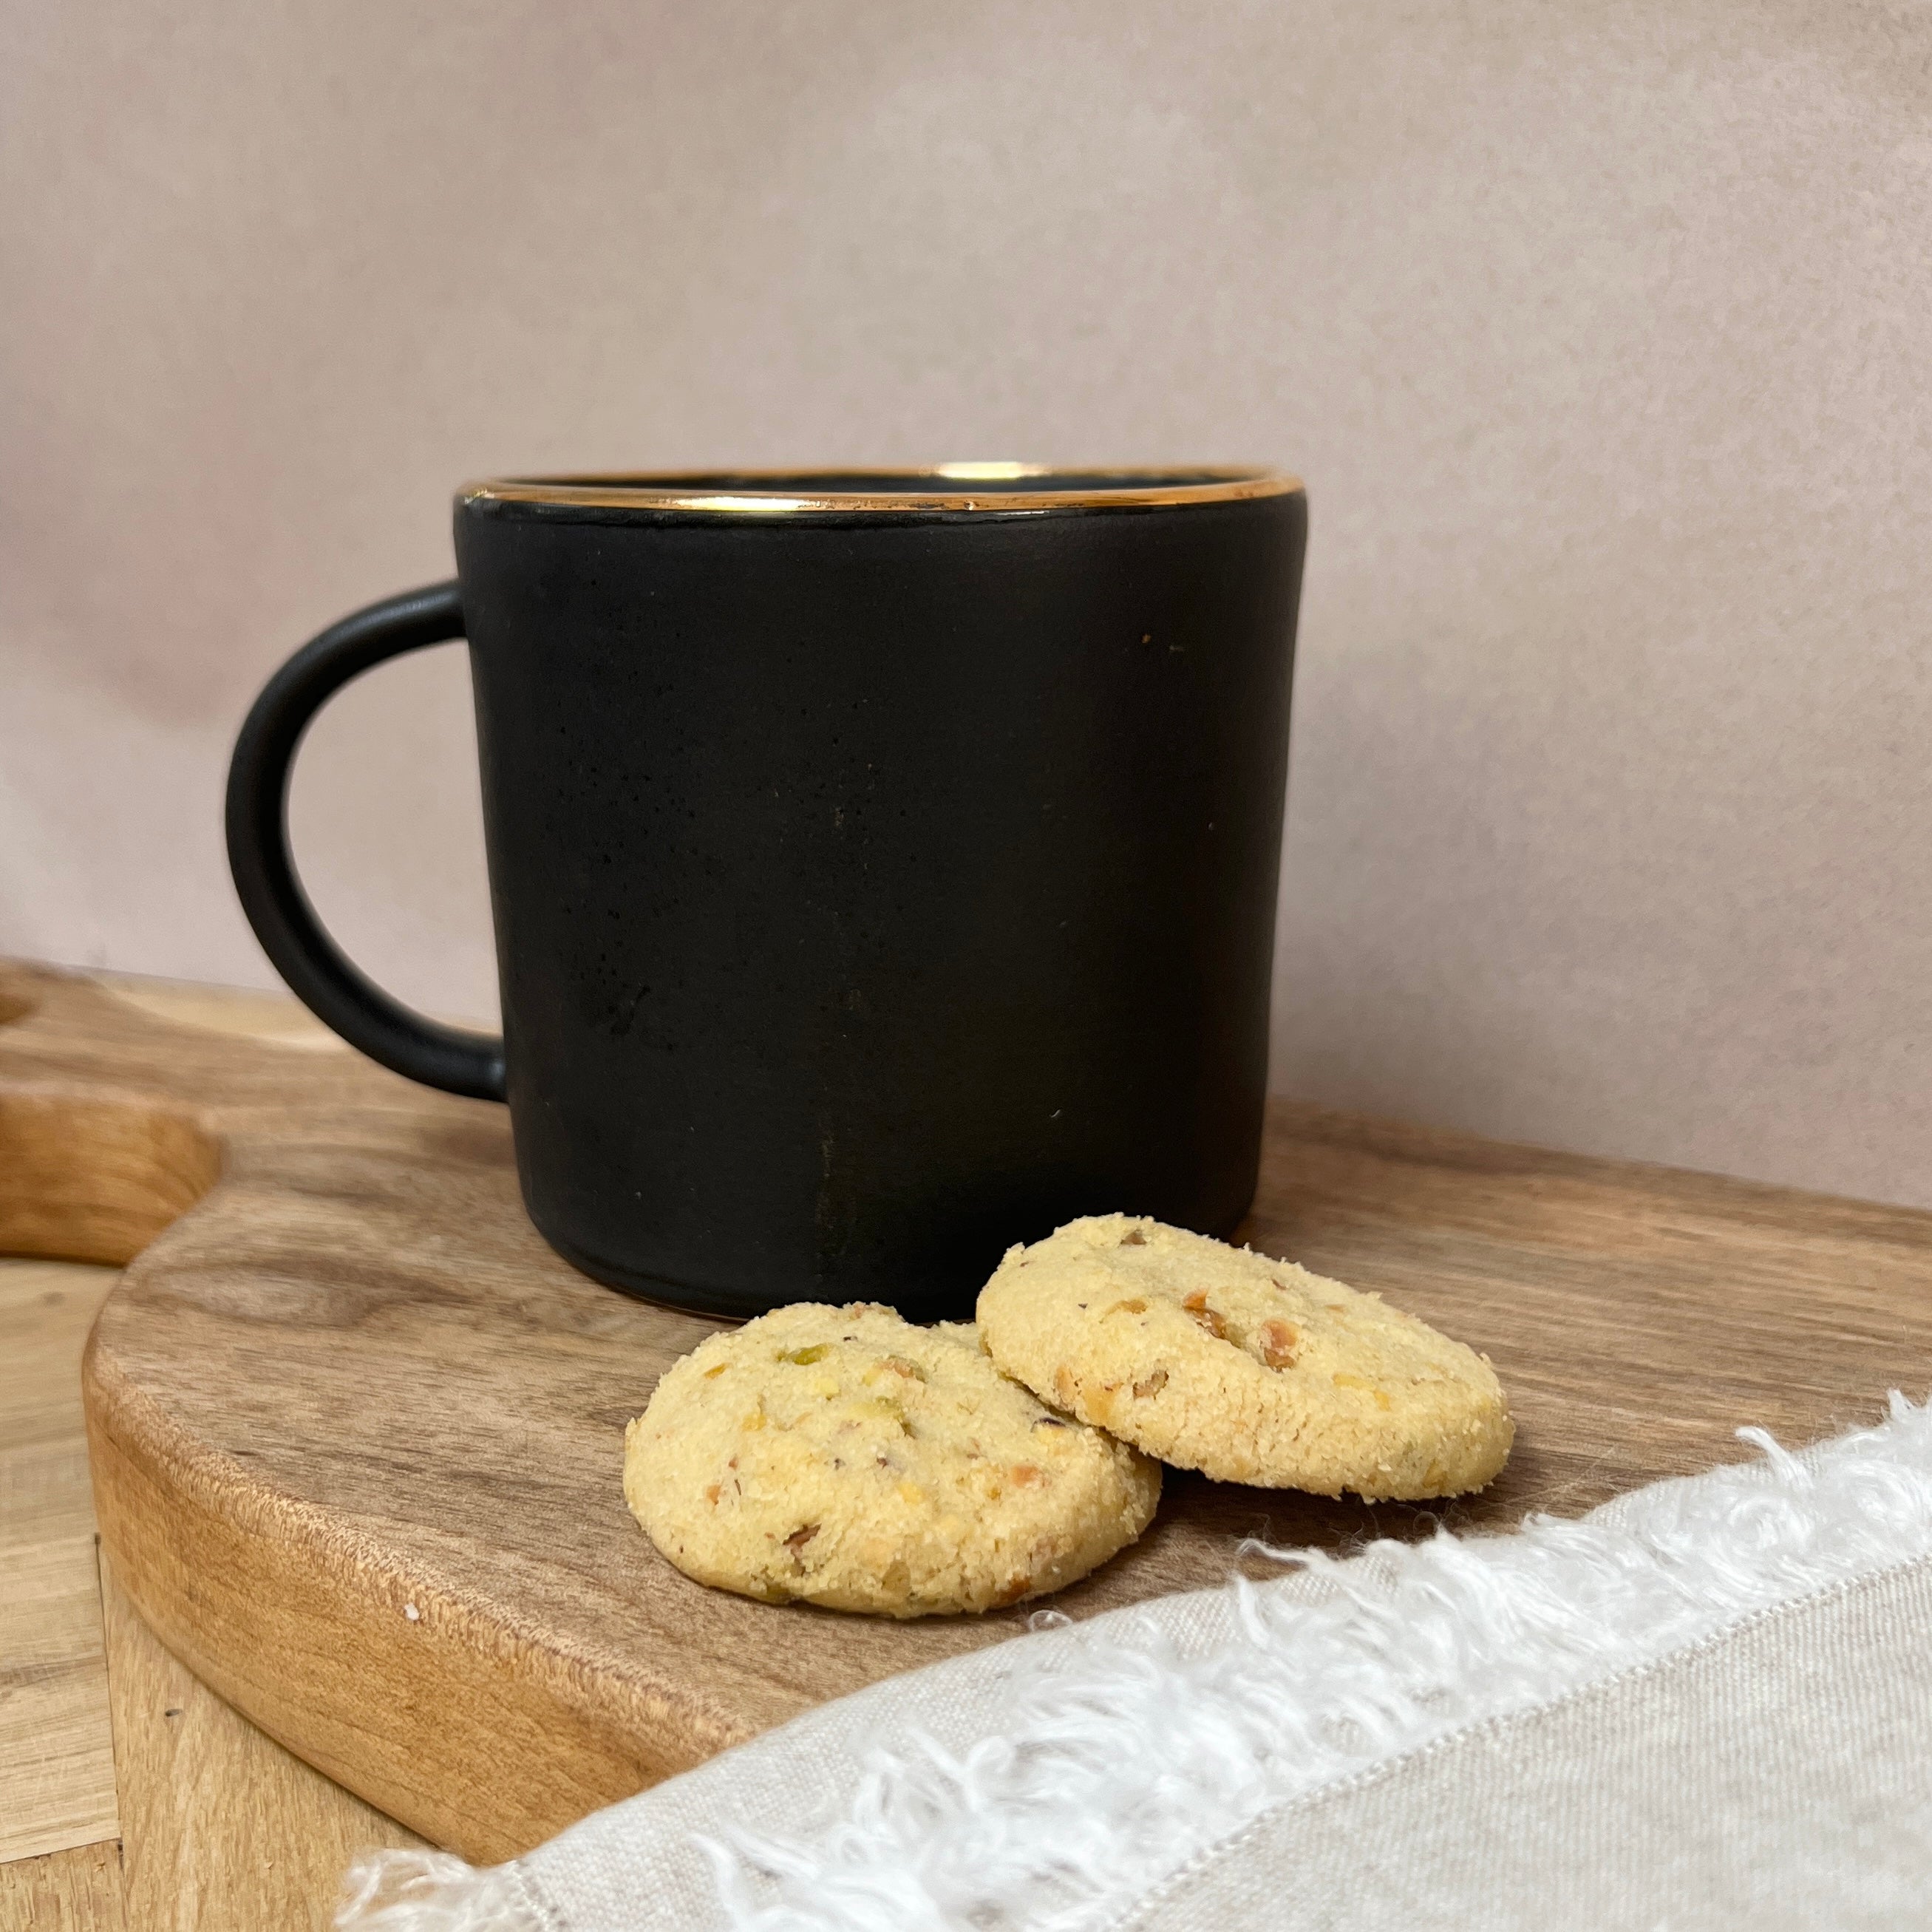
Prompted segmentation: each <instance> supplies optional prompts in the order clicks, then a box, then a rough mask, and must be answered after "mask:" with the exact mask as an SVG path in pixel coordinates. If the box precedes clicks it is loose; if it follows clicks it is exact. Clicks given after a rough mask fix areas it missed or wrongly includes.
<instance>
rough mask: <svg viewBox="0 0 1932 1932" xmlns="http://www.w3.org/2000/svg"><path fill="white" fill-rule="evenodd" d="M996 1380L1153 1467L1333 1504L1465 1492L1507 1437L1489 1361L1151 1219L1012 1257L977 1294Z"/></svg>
mask: <svg viewBox="0 0 1932 1932" xmlns="http://www.w3.org/2000/svg"><path fill="white" fill-rule="evenodd" d="M978 1313H979V1323H980V1334H981V1337H982V1338H983V1340H984V1342H985V1344H986V1350H987V1352H988V1353H989V1355H992V1358H993V1359H994V1361H995V1362H997V1363H998V1364H999V1365H1000V1367H1001V1368H1003V1369H1004V1370H1006V1372H1007V1374H1009V1375H1010V1376H1015V1377H1016V1378H1017V1379H1019V1380H1020V1381H1021V1382H1025V1384H1026V1385H1027V1386H1028V1388H1030V1389H1031V1390H1032V1391H1034V1393H1035V1394H1037V1395H1039V1396H1040V1397H1042V1398H1043V1400H1047V1401H1049V1402H1052V1403H1057V1404H1058V1406H1060V1407H1061V1408H1062V1409H1067V1410H1068V1411H1069V1412H1071V1413H1072V1414H1073V1415H1076V1416H1078V1417H1079V1418H1080V1419H1081V1420H1082V1421H1084V1422H1090V1423H1092V1424H1095V1425H1097V1427H1100V1428H1103V1429H1106V1430H1110V1431H1111V1432H1112V1433H1113V1434H1115V1435H1116V1436H1119V1437H1121V1439H1123V1440H1124V1441H1125V1442H1131V1443H1133V1445H1135V1446H1136V1448H1141V1449H1144V1450H1145V1451H1147V1453H1148V1454H1149V1455H1151V1456H1158V1457H1160V1459H1161V1460H1162V1461H1163V1462H1164V1463H1175V1464H1176V1465H1178V1466H1180V1467H1181V1468H1184V1469H1199V1470H1202V1471H1203V1472H1205V1473H1206V1474H1207V1475H1210V1476H1212V1477H1214V1478H1217V1480H1219V1481H1223V1482H1230V1483H1254V1484H1261V1485H1262V1486H1264V1487H1268V1488H1272V1489H1297V1490H1312V1491H1313V1492H1314V1493H1316V1494H1317V1495H1320V1496H1340V1494H1342V1493H1343V1492H1344V1491H1345V1490H1352V1491H1353V1492H1355V1493H1356V1494H1358V1495H1359V1496H1365V1497H1367V1498H1369V1499H1372V1500H1373V1499H1379V1498H1384V1497H1398V1496H1400V1497H1412V1498H1421V1497H1427V1496H1458V1495H1460V1494H1461V1493H1463V1492H1464V1491H1465V1490H1479V1489H1481V1488H1482V1487H1483V1486H1484V1484H1487V1483H1488V1482H1490V1481H1491V1480H1493V1478H1494V1477H1495V1476H1496V1472H1498V1471H1499V1469H1502V1466H1503V1463H1504V1462H1505V1460H1506V1459H1507V1458H1508V1455H1509V1451H1510V1445H1511V1442H1512V1441H1513V1440H1514V1436H1515V1428H1514V1424H1512V1423H1511V1421H1510V1416H1509V1409H1508V1405H1507V1403H1505V1401H1504V1400H1503V1392H1502V1385H1501V1384H1500V1383H1499V1382H1498V1381H1497V1380H1496V1371H1495V1370H1493V1369H1492V1368H1491V1367H1490V1364H1489V1363H1488V1361H1487V1360H1486V1359H1485V1358H1483V1357H1482V1356H1481V1355H1478V1354H1476V1353H1475V1351H1474V1350H1473V1349H1468V1348H1466V1347H1464V1346H1463V1344H1462V1343H1460V1342H1452V1341H1451V1340H1449V1338H1448V1337H1447V1336H1446V1335H1442V1334H1438V1333H1437V1332H1436V1330H1434V1329H1433V1328H1430V1326H1429V1325H1427V1323H1426V1322H1419V1321H1418V1320H1417V1319H1415V1317H1414V1316H1411V1315H1405V1314H1403V1313H1401V1311H1400V1310H1397V1309H1394V1308H1391V1307H1388V1304H1386V1303H1385V1302H1384V1301H1382V1298H1381V1297H1380V1296H1379V1295H1363V1294H1358V1292H1356V1291H1355V1289H1351V1288H1345V1287H1344V1286H1343V1285H1342V1283H1340V1282H1338V1281H1329V1280H1325V1279H1324V1278H1323V1277H1322V1276H1320V1275H1317V1274H1310V1273H1309V1272H1308V1271H1307V1269H1306V1268H1297V1267H1295V1266H1294V1265H1292V1263H1289V1262H1277V1261H1271V1260H1270V1259H1268V1257H1267V1256H1265V1255H1257V1254H1253V1253H1250V1252H1249V1251H1248V1250H1247V1249H1244V1248H1231V1247H1229V1246H1227V1244H1226V1243H1225V1242H1221V1241H1210V1240H1209V1239H1208V1238H1207V1237H1206V1236H1205V1235H1193V1234H1189V1233H1187V1232H1185V1231H1184V1230H1183V1229H1179V1228H1169V1227H1166V1226H1163V1224H1162V1223H1160V1222H1158V1221H1151V1220H1142V1219H1139V1218H1137V1217H1132V1216H1129V1215H1124V1214H1103V1215H1097V1216H1094V1217H1091V1218H1089V1219H1088V1220H1080V1221H1071V1222H1069V1223H1067V1226H1065V1227H1064V1228H1062V1229H1059V1230H1058V1232H1056V1233H1055V1234H1053V1235H1050V1236H1049V1237H1048V1238H1047V1239H1046V1240H1045V1241H1038V1242H1036V1243H1035V1244H1034V1245H1033V1246H1032V1247H1016V1248H1013V1249H1012V1250H1010V1251H1009V1252H1008V1253H1007V1257H1006V1259H1004V1261H1003V1262H1001V1264H1000V1266H999V1268H998V1271H996V1272H995V1274H994V1276H993V1278H992V1280H990V1281H989V1282H988V1283H987V1284H986V1286H985V1288H984V1289H982V1290H981V1291H980V1306H979V1310H978Z"/></svg>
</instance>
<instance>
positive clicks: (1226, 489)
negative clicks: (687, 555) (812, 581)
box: [457, 463, 1302, 517]
mask: <svg viewBox="0 0 1932 1932" xmlns="http://www.w3.org/2000/svg"><path fill="white" fill-rule="evenodd" d="M976 483H977V484H989V485H995V486H998V487H989V488H982V489H979V490H975V489H974V487H972V486H973V485H974V484H976ZM881 484H889V486H890V487H883V488H881V487H877V486H879V485H881ZM921 484H930V485H932V487H930V488H922V487H919V485H921ZM868 485H870V486H871V487H868ZM1301 487H1302V486H1301V480H1300V478H1298V477H1294V476H1289V475H1283V474H1282V473H1281V472H1278V471H1275V470H1269V469H1077V470H1076V469H1049V468H1047V467H1046V466H1043V465H1040V464H1037V463H940V464H938V466H936V467H935V468H933V469H855V470H822V469H821V470H805V469H736V470H730V471H719V472H711V473H699V472H684V473H681V474H652V473H640V474H637V475H609V476H516V477H502V478H496V479H494V480H493V481H489V482H486V483H469V484H465V485H464V486H463V488H462V489H461V490H459V491H458V493H457V500H458V502H463V503H476V502H495V503H559V504H569V505H574V506H575V507H577V508H591V509H613V510H687V511H695V512H697V513H699V514H709V515H725V516H751V517H785V516H804V515H810V514H812V513H814V511H816V512H824V511H844V512H846V513H847V514H849V513H850V512H853V511H862V512H868V513H869V512H871V511H934V510H986V511H998V512H999V513H1001V514H1006V515H1012V514H1016V513H1018V514H1034V515H1038V514H1041V513H1043V512H1044V511H1049V510H1140V509H1153V508H1165V507H1169V506H1178V505H1183V504H1189V503H1232V502H1241V501H1242V500H1244V499H1247V498H1249V497H1253V496H1294V495H1297V494H1298V493H1300V491H1301Z"/></svg>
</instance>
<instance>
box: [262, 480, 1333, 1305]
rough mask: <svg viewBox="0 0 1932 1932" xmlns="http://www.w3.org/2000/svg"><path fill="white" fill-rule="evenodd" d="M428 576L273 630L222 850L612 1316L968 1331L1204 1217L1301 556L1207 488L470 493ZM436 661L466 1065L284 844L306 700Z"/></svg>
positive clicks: (1258, 909)
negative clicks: (1119, 1217)
mask: <svg viewBox="0 0 1932 1932" xmlns="http://www.w3.org/2000/svg"><path fill="white" fill-rule="evenodd" d="M455 525H456V559H457V570H458V577H457V580H456V581H455V582H454V583H446V584H441V585H438V586H434V588H431V589H426V590H421V591H416V592H411V593H410V594H409V595H405V596H401V597H396V598H391V599H389V601H386V602H384V603H382V604H374V605H371V607H369V608H368V610H363V611H360V612H359V613H357V614H356V615H355V616H352V617H349V618H346V619H344V621H343V622H341V623H339V624H338V625H335V626H334V628H332V629H330V630H328V631H324V632H323V634H322V635H321V636H320V637H317V638H316V639H315V640H314V641H313V642H312V643H310V644H308V646H305V648H304V649H302V650H301V651H299V652H297V653H296V655H295V656H294V657H293V658H291V659H290V661H289V662H288V663H287V664H285V665H284V667H282V669H281V670H280V671H279V672H278V673H277V674H276V676H275V678H274V679H272V681H271V682H270V683H269V686H268V688H266V690H265V691H263V694H262V695H261V697H260V698H259V699H258V700H257V703H256V704H255V706H254V709H253V711H251V713H250V714H249V716H248V721H247V722H246V724H244V726H243V727H242V733H241V736H240V739H239V742H237V744H236V749H235V757H234V762H233V766H232V768H231V769H230V772H229V788H228V811H227V829H228V847H229V858H230V862H231V864H232V865H233V870H234V874H235V883H236V889H237V890H238V891H239V893H240V895H241V899H242V906H243V907H244V909H245V910H246V912H247V913H248V918H249V921H250V922H251V924H252V925H253V926H254V929H255V932H256V934H257V936H258V937H259V938H260V941H261V942H262V944H263V947H264V949H265V950H266V952H267V953H268V956H269V959H271V960H272V961H273V962H274V963H275V966H276V967H277V968H278V970H279V971H281V974H282V975H283V977H284V978H285V979H286V980H287V981H288V983H289V985H290V986H291V987H292V988H293V989H294V990H295V992H296V993H297V994H298V995H299V996H300V997H301V998H302V1000H303V1001H305V1003H306V1004H308V1006H309V1007H311V1009H312V1010H314V1012H315V1013H317V1015H318V1016H320V1018H321V1019H323V1020H324V1021H326V1022H327V1023H328V1024H329V1025H330V1026H332V1028H335V1031H337V1032H338V1033H339V1034H341V1035H342V1037H344V1039H345V1040H347V1041H349V1042H350V1044H351V1045H353V1046H356V1047H359V1048H360V1049H362V1052H365V1053H366V1054H368V1055H370V1056H371V1058H374V1059H376V1060H377V1061H381V1062H382V1063H383V1065H385V1066H386V1067H392V1068H394V1069H395V1070H396V1071H397V1072H398V1073H404V1074H407V1075H408V1076H410V1078H412V1079H416V1080H419V1081H423V1082H427V1083H428V1085H431V1086H433V1087H440V1088H446V1089H448V1090H449V1091H451V1092H452V1093H456V1094H471V1095H475V1096H478V1097H483V1098H485V1099H490V1100H508V1103H509V1106H510V1118H511V1130H512V1134H513V1136H514V1141H515V1145H516V1154H517V1171H518V1173H519V1175H520V1178H521V1181H522V1185H523V1199H524V1201H525V1202H526V1205H527V1206H528V1208H529V1213H530V1216H531V1218H532V1220H534V1221H535V1223H536V1226H537V1227H538V1229H540V1230H541V1232H542V1233H543V1235H544V1237H545V1238H546V1239H547V1240H548V1241H549V1242H550V1244H551V1245H552V1246H553V1247H555V1248H556V1250H557V1251H558V1252H559V1253H560V1254H562V1256H565V1259H568V1260H569V1261H571V1262H574V1263H575V1264H576V1265H577V1267H578V1268H581V1269H583V1271H585V1272H586V1273H587V1274H591V1275H593V1276H595V1277H596V1278H597V1279H598V1280H600V1281H603V1282H607V1283H610V1285H611V1286H613V1287H616V1288H620V1289H625V1290H628V1292H631V1293H633V1294H636V1295H643V1296H646V1297H648V1298H650V1299H652V1300H653V1301H663V1302H667V1303H670V1304H675V1305H676V1306H678V1307H684V1308H691V1309H697V1310H704V1311H706V1312H707V1313H713V1314H718V1315H724V1316H751V1315H755V1314H757V1313H760V1312H761V1311H763V1310H766V1309H768V1308H771V1307H775V1306H777V1305H778V1304H781V1303H784V1302H787V1301H804V1300H816V1301H835V1302H842V1301H851V1300H855V1299H864V1300H868V1301H882V1302H886V1303H889V1304H892V1306H893V1307H896V1308H898V1309H899V1310H901V1312H902V1313H904V1314H906V1315H907V1316H909V1317H910V1318H912V1319H916V1320H930V1319H937V1318H940V1317H946V1316H964V1315H967V1314H968V1313H970V1311H971V1307H972V1304H973V1298H974V1294H975V1292H977V1289H979V1287H980V1285H981V1284H982V1283H983V1282H984V1281H985V1280H986V1277H987V1276H988V1274H990V1273H991V1271H992V1269H993V1268H994V1266H995V1264H996V1263H997V1262H998V1260H999V1258H1000V1256H1001V1253H1002V1252H1003V1251H1004V1250H1005V1249H1006V1248H1007V1247H1008V1246H1010V1244H1012V1243H1013V1242H1015V1241H1032V1240H1035V1239H1037V1238H1039V1237H1040V1236H1041V1235H1045V1234H1046V1233H1047V1232H1049V1231H1050V1230H1051V1229H1053V1228H1054V1227H1055V1226H1058V1225H1059V1224H1060V1223H1062V1222H1064V1221H1066V1220H1070V1219H1071V1218H1073V1217H1075V1216H1077V1215H1081V1214H1096V1213H1106V1212H1109V1211H1115V1210H1120V1211H1127V1212H1130V1213H1134V1214H1151V1215H1154V1216H1156V1217H1159V1218H1160V1219H1161V1220H1165V1221H1170V1222H1174V1223H1179V1224H1180V1225H1181V1226H1185V1227H1190V1228H1195V1229H1200V1230H1202V1231H1204V1232H1209V1233H1213V1234H1226V1233H1228V1232H1231V1231H1232V1229H1234V1227H1235V1224H1236V1223H1238V1221H1239V1220H1241V1217H1242V1216H1243V1214H1244V1213H1245V1212H1246V1211H1247V1206H1248V1203H1249V1202H1250V1199H1252V1197H1253V1193H1254V1187H1255V1182H1256V1174H1257V1171H1258V1165H1259V1155H1260V1143H1261V1130H1262V1109H1263V1103H1264V1100H1265V1088H1266V1079H1267V1060H1268V1004H1269V989H1270V981H1271V974H1272V967H1273V956H1274V920H1275V898H1276V891H1277V872H1278V867H1279V862H1280V847H1281V827H1282V808H1283V793H1284V790H1285V787H1286V779H1287V764H1288V722H1289V678H1290V672H1291V667H1292V658H1293V651H1294V638H1295V613H1296V608H1297V604H1298V598H1299V594H1300V587H1301V564H1302V553H1303V548H1304V541H1305V538H1306V533H1307V507H1306V501H1305V499H1304V496H1303V494H1302V492H1301V486H1300V484H1298V483H1296V482H1295V481H1293V480H1292V479H1291V478H1286V477H1283V476H1277V475H1268V474H1265V473H1263V472H1253V471H1226V470H1199V469H1197V470H1185V471H1179V470H1177V471H1166V472H1145V473H1135V474H1123V473H1116V472H1105V473H1085V474H1082V473H1071V472H1047V471H1039V470H1034V469H1028V468H1025V467H1022V466H1019V465H1017V464H959V465H954V466H951V467H950V468H947V469H941V470H936V471H932V472H923V473H911V474H894V473H889V472H865V473H852V474H844V473H841V474H817V473H799V474H789V475H763V474H760V475H736V474H734V475H688V476H608V477H601V476H600V477H582V478H561V479H556V480H550V481H507V482H494V483H485V484H477V485H475V486H474V487H471V488H468V489H466V490H463V491H462V492H461V493H460V495H459V496H458V498H457V501H456V510H455ZM456 637H464V638H466V639H467V640H468V641H469V664H470V673H471V676H472V681H473V685H474V688H475V705H476V728H477V740H478V753H479V760H480V763H481V775H482V786H483V808H484V830H485V839H486V844H487V853H488V861H489V874H490V899H491V904H492V907H493V915H494V922H495V927H496V957H497V968H498V971H499V976H500V978H501V982H502V1008H503V1037H502V1039H501V1040H496V1039H491V1038H487V1037H483V1036H481V1035H478V1034H469V1033H465V1032H463V1031H459V1030H458V1029H456V1028H450V1027H446V1026H443V1025H438V1024H437V1023H435V1022H432V1021H430V1020H428V1019H423V1018H422V1017H421V1016H419V1015H417V1014H415V1013H411V1012H410V1011H409V1010H407V1008H405V1007H402V1006H401V1005H399V1004H398V1003H397V1002H396V1001H394V1000H392V999H391V998H389V996H388V995H386V994H385V993H383V992H381V991H380V989H378V988H377V987H376V986H374V985H373V984H372V983H371V982H370V981H369V980H368V979H367V978H366V977H364V975H363V974H361V973H360V972H359V971H357V970H356V968H355V967H354V966H353V965H351V964H350V962H349V961H348V960H347V959H346V958H344V956H343V955H342V953H341V952H340V951H339V950H338V948H337V947H335V944H333V943H332V941H330V939H329V937H328V935H326V933H325V932H323V929H322V927H321V926H320V923H319V922H317V919H316V916H315V914H314V910H312V908H311V907H310V905H309V904H308V900H307V898H306V897H305V895H304V894H303V892H302V886H301V885H300V883H299V880H297V877H296V872H295V869H294V865H293V862H292V860H291V859H290V852H289V845H288V837H287V790H288V781H289V774H290V765H291V763H292V761H293V757H294V755H295V752H296V746H297V744H298V742H299V739H300V738H301V736H302V732H303V730H305V727H306V726H307V724H308V721H309V720H310V718H311V716H312V715H314V712H315V711H316V710H317V708H318V707H319V706H320V705H321V704H322V703H323V701H324V700H326V698H328V697H329V695H330V694H332V692H334V691H336V690H337V689H338V688H340V687H341V685H344V684H345V683H347V682H348V681H349V679H351V678H352V677H354V676H356V675H357V674H358V673H360V672H362V671H364V670H368V668H369V667H371V665H374V664H378V663H380V662H381V661H383V659H385V658H392V657H395V656H398V655H401V653H402V652H405V651H410V650H415V649H419V647H421V646H424V645H427V644H433V643H440V642H442V641H443V640H447V639H451V638H456Z"/></svg>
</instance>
